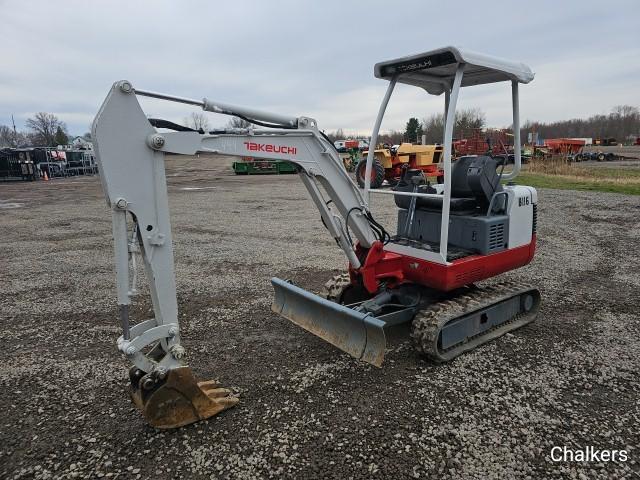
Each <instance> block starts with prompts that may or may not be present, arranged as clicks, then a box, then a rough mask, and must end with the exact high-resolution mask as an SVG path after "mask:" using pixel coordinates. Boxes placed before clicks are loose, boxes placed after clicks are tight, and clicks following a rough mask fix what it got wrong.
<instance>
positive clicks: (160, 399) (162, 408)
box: [131, 366, 239, 429]
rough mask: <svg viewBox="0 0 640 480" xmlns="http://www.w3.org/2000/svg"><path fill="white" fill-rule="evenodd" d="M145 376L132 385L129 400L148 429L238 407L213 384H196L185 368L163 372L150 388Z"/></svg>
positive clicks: (173, 425)
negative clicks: (163, 375)
mask: <svg viewBox="0 0 640 480" xmlns="http://www.w3.org/2000/svg"><path fill="white" fill-rule="evenodd" d="M146 377H148V375H146V376H145V377H143V378H141V379H140V380H139V381H138V383H137V385H136V384H132V388H131V397H132V399H133V402H134V403H135V405H136V406H137V407H138V409H139V410H140V411H141V412H142V414H143V415H144V417H145V418H146V420H147V421H148V422H149V424H150V425H152V426H153V427H156V428H161V429H169V428H177V427H182V426H184V425H188V424H190V423H194V422H197V421H199V420H205V419H207V418H209V417H212V416H214V415H216V414H218V413H220V412H221V411H223V410H226V409H227V408H231V407H233V406H234V405H235V404H237V403H238V401H239V399H238V397H236V396H234V395H233V393H232V392H231V391H230V390H227V389H226V388H220V386H219V385H218V384H217V383H216V382H215V381H211V380H210V381H204V382H197V381H196V379H195V377H194V376H193V372H192V371H191V368H189V367H186V366H185V367H178V368H175V369H172V370H169V371H168V372H167V376H166V378H165V379H164V380H162V381H159V382H157V383H156V384H155V385H153V386H152V387H151V388H144V386H145V385H146V384H147V383H149V382H148V381H147V382H145V380H147V378H146Z"/></svg>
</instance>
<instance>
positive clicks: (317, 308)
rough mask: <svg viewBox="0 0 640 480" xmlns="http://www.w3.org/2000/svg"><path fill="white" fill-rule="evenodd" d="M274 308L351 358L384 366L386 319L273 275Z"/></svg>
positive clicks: (276, 311) (272, 308)
mask: <svg viewBox="0 0 640 480" xmlns="http://www.w3.org/2000/svg"><path fill="white" fill-rule="evenodd" d="M271 284H272V285H273V288H274V290H275V297H274V300H273V305H272V306H271V310H273V311H274V312H275V313H278V314H279V315H281V316H283V317H284V318H286V319H287V320H290V321H291V322H293V323H295V324H296V325H298V326H300V327H302V328H304V329H305V330H307V331H308V332H311V333H313V334H314V335H316V336H318V337H320V338H322V339H323V340H325V341H327V342H329V343H330V344H332V345H334V346H336V347H338V348H339V349H340V350H342V351H344V352H346V353H348V354H349V355H351V356H352V357H355V358H358V359H360V360H363V361H365V362H368V363H371V364H373V365H375V366H377V367H379V366H381V365H382V362H383V360H384V353H385V348H386V344H387V341H386V337H385V333H384V326H385V322H383V321H382V320H379V319H378V318H376V317H374V316H372V315H371V314H369V313H362V312H357V311H355V310H353V309H351V308H348V307H345V306H344V305H340V304H338V303H335V302H332V301H330V300H327V299H325V298H322V297H320V296H318V295H315V294H313V293H311V292H308V291H306V290H304V289H302V288H300V287H297V286H295V285H293V284H291V283H289V282H286V281H284V280H281V279H279V278H272V279H271Z"/></svg>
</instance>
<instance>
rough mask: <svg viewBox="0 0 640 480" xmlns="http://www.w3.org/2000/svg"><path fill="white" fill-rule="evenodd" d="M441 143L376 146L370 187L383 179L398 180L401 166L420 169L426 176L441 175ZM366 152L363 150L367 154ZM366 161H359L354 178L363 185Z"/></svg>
mask: <svg viewBox="0 0 640 480" xmlns="http://www.w3.org/2000/svg"><path fill="white" fill-rule="evenodd" d="M442 150H443V149H442V145H413V144H412V143H402V144H401V145H399V146H398V147H397V148H393V147H392V148H377V149H376V150H375V151H374V161H373V165H372V168H371V188H379V187H380V186H382V182H384V181H385V180H386V181H387V182H389V184H391V185H395V184H397V183H398V181H400V177H401V176H402V170H403V168H410V169H412V170H414V169H415V170H422V172H423V173H424V175H425V176H426V177H441V176H442V175H443V173H442V171H441V170H440V169H438V163H439V162H440V159H441V158H442ZM367 153H368V152H363V155H365V156H366V155H367ZM365 167H366V162H360V163H359V164H358V168H357V170H356V178H357V180H358V184H359V185H360V187H364V175H365Z"/></svg>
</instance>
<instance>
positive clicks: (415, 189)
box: [92, 47, 540, 428]
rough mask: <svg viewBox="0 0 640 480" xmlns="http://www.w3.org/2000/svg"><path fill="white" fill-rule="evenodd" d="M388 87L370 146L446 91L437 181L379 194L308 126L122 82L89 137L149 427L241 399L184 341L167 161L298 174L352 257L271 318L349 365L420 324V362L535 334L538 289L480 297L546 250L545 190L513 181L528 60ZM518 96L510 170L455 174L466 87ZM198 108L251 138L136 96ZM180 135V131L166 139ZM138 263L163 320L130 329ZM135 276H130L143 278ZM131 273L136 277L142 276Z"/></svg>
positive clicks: (472, 164) (486, 167)
mask: <svg viewBox="0 0 640 480" xmlns="http://www.w3.org/2000/svg"><path fill="white" fill-rule="evenodd" d="M374 74H375V76H376V77H377V78H380V79H384V80H386V81H388V88H387V90H386V93H385V95H384V98H383V100H382V104H381V106H380V110H379V112H378V115H377V118H376V122H375V125H374V128H373V133H372V139H371V142H370V143H371V145H376V144H377V140H378V131H379V129H380V125H381V122H382V119H383V116H384V113H385V110H386V107H387V104H388V102H389V99H390V97H391V95H392V93H393V91H394V87H395V86H396V85H397V84H398V83H403V84H408V85H413V86H416V87H419V88H422V89H424V90H425V91H426V92H427V93H429V94H432V95H444V103H445V128H444V135H443V155H442V160H441V168H442V170H443V172H444V178H443V181H442V183H436V184H430V183H429V182H428V181H427V178H426V177H425V176H424V175H423V174H422V172H420V171H419V170H413V171H412V170H407V171H406V172H405V173H404V175H403V178H402V181H401V182H400V183H399V184H398V185H396V186H395V187H394V188H393V189H392V190H389V189H372V188H371V184H370V182H371V173H372V171H371V169H372V164H373V160H374V150H373V149H370V150H369V153H368V156H367V159H366V171H365V176H364V178H365V184H364V189H360V188H359V187H358V186H357V185H356V184H355V183H354V181H353V180H352V178H351V176H350V175H349V173H348V172H347V171H346V169H345V167H344V164H343V162H342V159H341V158H340V155H339V154H338V152H337V151H336V150H335V147H334V146H333V144H332V143H331V142H330V141H329V140H328V139H327V137H326V136H325V135H324V134H323V133H322V132H321V131H320V130H319V129H318V125H317V123H316V121H315V120H314V119H312V118H308V117H289V116H285V115H279V114H273V113H267V112H262V111H257V110H253V109H249V108H243V107H238V106H233V105H228V104H224V103H220V102H217V101H213V100H208V99H203V100H194V99H189V98H182V97H176V96H171V95H165V94H161V93H156V92H151V91H146V90H141V89H138V88H134V87H133V85H132V84H131V83H130V82H128V81H119V82H116V83H115V84H114V85H113V86H112V88H111V90H110V91H109V93H108V95H107V98H106V99H105V101H104V103H103V105H102V107H101V108H100V110H99V112H98V114H97V116H96V118H95V120H94V123H93V127H92V135H93V139H94V143H95V149H96V156H97V160H98V163H99V168H100V176H101V181H102V186H103V189H104V192H105V195H106V199H107V204H108V206H109V208H110V209H111V211H112V216H113V238H114V245H115V262H116V277H117V298H118V305H119V317H120V322H121V325H122V336H121V337H120V338H118V341H117V345H118V349H119V350H120V352H122V354H123V355H124V356H126V358H127V359H128V360H129V361H130V362H131V363H132V364H133V366H132V368H131V370H130V372H129V376H130V380H131V394H132V398H133V400H134V403H135V404H136V406H137V407H138V408H139V409H140V410H141V411H142V413H143V415H144V416H145V418H146V419H147V421H148V422H149V423H150V424H151V425H153V426H155V427H158V428H175V427H179V426H182V425H186V424H189V423H192V422H196V421H198V420H203V419H206V418H208V417H211V416H212V415H215V414H217V413H218V412H220V411H222V410H225V409H227V408H229V407H232V406H233V405H235V404H236V403H237V402H238V398H237V397H236V396H235V395H234V394H233V393H232V392H230V391H229V390H227V389H225V388H222V387H221V386H220V385H218V384H216V383H215V382H212V381H205V382H198V381H197V380H196V378H195V377H194V375H193V373H192V371H191V369H190V367H189V366H187V364H186V361H185V349H184V348H183V346H182V343H181V340H180V330H179V324H178V307H177V300H176V286H175V275H174V261H173V247H172V236H171V227H170V224H169V206H168V201H167V186H166V178H165V169H164V155H165V154H167V153H171V154H184V155H193V154H196V153H197V152H209V153H217V154H221V155H232V156H239V157H242V156H259V157H261V158H265V159H268V160H286V161H289V162H291V163H292V164H294V165H295V168H296V170H297V173H298V175H299V177H300V180H301V181H302V183H303V184H304V186H305V187H306V189H307V191H308V193H309V195H310V197H311V200H312V201H313V203H314V204H315V206H316V208H317V209H318V211H319V212H320V216H321V218H322V221H323V223H324V225H325V226H326V229H327V230H328V231H329V233H330V234H331V236H332V237H333V239H334V240H335V242H336V244H337V245H338V247H339V248H340V249H342V251H343V252H344V254H345V255H346V257H347V260H348V268H347V270H346V271H345V272H344V273H342V274H340V275H337V276H336V277H334V278H332V279H331V280H329V281H328V283H327V285H326V287H327V291H326V294H325V295H324V296H320V295H316V294H314V293H311V292H308V291H306V290H304V289H302V288H300V287H298V286H296V285H293V284H292V283H290V282H287V281H284V280H281V279H278V278H273V279H272V280H271V282H272V285H273V288H274V290H275V297H274V301H273V306H272V310H273V311H274V312H276V313H278V314H279V315H281V316H283V317H284V318H286V319H288V320H290V321H292V322H294V323H295V324H297V325H299V326H301V327H302V328H304V329H306V330H308V331H309V332H311V333H313V334H315V335H317V336H319V337H321V338H323V339H325V340H326V341H328V342H329V343H331V344H333V345H335V346H336V347H338V348H339V349H341V350H343V351H345V352H347V353H348V354H350V355H351V356H353V357H355V358H357V359H360V360H362V361H365V362H369V363H371V364H373V365H376V366H380V365H381V364H382V362H383V359H384V355H385V347H386V336H385V332H386V331H387V330H388V328H389V327H391V326H394V325H398V324H401V323H406V322H410V323H411V336H412V339H413V343H414V345H415V347H416V348H417V350H418V351H419V352H421V353H422V354H424V355H425V356H427V357H429V358H430V359H432V360H433V361H435V362H445V361H448V360H451V359H453V358H455V357H456V356H458V355H460V354H462V353H464V352H466V351H469V350H471V349H473V348H476V347H478V346H480V345H482V344H484V343H486V342H488V341H490V340H492V339H495V338H497V337H498V336H500V335H503V334H505V333H506V332H510V331H512V330H514V329H516V328H519V327H521V326H523V325H525V324H527V323H529V322H531V321H532V320H533V319H534V318H535V316H536V314H537V312H538V309H539V305H540V293H539V291H538V290H537V289H536V288H534V287H531V286H528V285H524V284H522V283H520V282H510V281H501V282H498V283H495V282H492V285H491V286H485V287H480V286H477V285H475V283H476V282H480V281H482V280H485V279H489V278H493V277H495V276H497V275H499V274H501V273H503V272H507V271H510V270H513V269H516V268H519V267H522V266H524V265H526V264H528V263H529V262H530V261H531V260H532V258H533V256H534V252H535V247H536V210H537V202H538V200H537V194H536V190H535V189H534V188H532V187H527V186H521V185H515V184H514V183H513V182H512V181H511V180H513V179H514V178H515V177H516V176H517V175H518V172H519V171H520V165H521V159H520V128H519V111H518V110H519V107H518V105H519V102H518V86H519V84H520V83H523V84H526V83H529V82H530V81H531V80H533V76H534V75H533V73H532V71H531V70H530V68H529V67H527V66H526V65H524V64H522V63H517V62H511V61H507V60H502V59H499V58H495V57H491V56H487V55H481V54H477V53H474V52H469V51H466V50H462V49H459V48H454V47H446V48H441V49H437V50H433V51H429V52H426V53H421V54H418V55H413V56H408V57H402V58H398V59H395V60H391V61H385V62H381V63H378V64H376V65H375V67H374ZM494 82H508V83H510V84H511V94H512V105H513V132H514V152H515V160H514V165H513V168H512V169H511V170H510V171H508V172H505V171H504V165H500V162H499V161H498V160H496V159H494V158H491V157H489V156H465V157H461V158H459V159H457V160H456V161H455V163H453V164H452V161H451V144H452V134H453V127H454V118H455V112H456V104H457V101H458V94H459V92H460V89H461V88H462V87H467V86H473V85H480V84H489V83H494ZM139 96H145V97H152V98H156V99H160V100H165V101H170V102H178V103H182V104H187V105H191V106H196V107H201V108H202V109H203V110H205V111H208V112H215V113H220V114H225V115H233V116H237V117H240V118H243V119H245V120H247V121H249V122H250V123H251V124H252V126H251V127H249V128H239V129H226V130H217V131H211V132H204V131H202V130H200V131H195V130H191V129H189V128H186V127H183V126H181V125H177V124H174V123H172V122H169V121H166V120H159V119H149V118H147V117H146V116H145V114H144V112H143V110H142V108H141V106H140V104H139V103H138V100H137V97H139ZM167 130H170V131H167ZM372 194H374V195H393V197H394V201H395V204H396V206H397V207H398V210H397V212H398V215H397V225H396V234H395V235H390V234H389V233H388V232H387V230H386V229H385V227H384V226H383V225H381V224H380V223H378V222H377V221H376V220H375V218H374V213H373V212H372V208H371V204H370V195H372ZM137 256H141V257H142V259H143V262H144V267H145V272H146V277H147V279H148V281H149V285H150V293H151V299H152V302H153V311H154V318H152V319H148V320H142V321H138V322H137V323H135V324H134V323H133V322H131V320H130V318H129V306H130V304H131V297H132V296H133V295H134V294H135V293H136V292H135V273H132V272H131V271H130V266H131V265H132V264H134V262H135V258H136V257H137ZM133 272H135V268H134V269H133ZM132 276H133V278H131V277H132Z"/></svg>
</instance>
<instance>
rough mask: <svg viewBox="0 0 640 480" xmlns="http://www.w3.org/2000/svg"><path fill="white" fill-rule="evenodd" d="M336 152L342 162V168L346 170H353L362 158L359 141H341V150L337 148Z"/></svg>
mask: <svg viewBox="0 0 640 480" xmlns="http://www.w3.org/2000/svg"><path fill="white" fill-rule="evenodd" d="M336 143H337V142H336ZM338 152H339V153H340V157H341V158H342V162H343V163H344V168H346V169H347V171H348V172H353V171H355V169H356V168H357V167H358V164H359V163H360V160H362V154H361V150H360V141H359V140H345V141H344V142H342V151H340V150H338Z"/></svg>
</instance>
